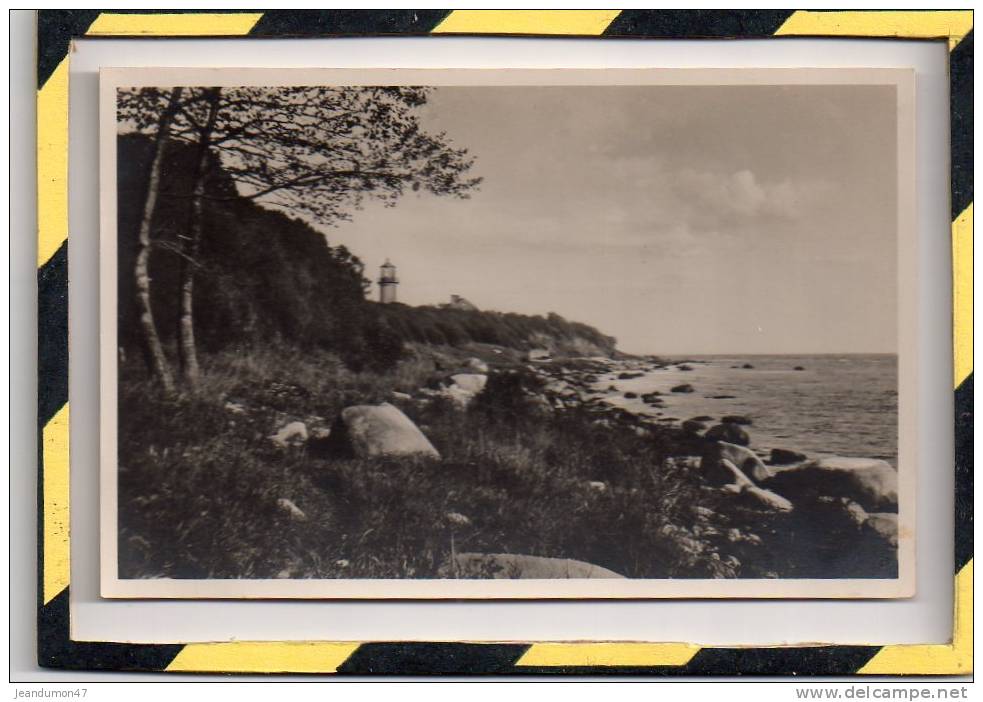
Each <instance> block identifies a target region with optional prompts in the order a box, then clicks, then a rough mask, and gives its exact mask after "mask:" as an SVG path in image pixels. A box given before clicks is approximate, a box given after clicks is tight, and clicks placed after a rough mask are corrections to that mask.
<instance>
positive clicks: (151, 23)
mask: <svg viewBox="0 0 983 702" xmlns="http://www.w3.org/2000/svg"><path fill="white" fill-rule="evenodd" d="M262 16H263V13H262V12H235V13H223V12H200V13H199V12H194V13H147V14H115V13H113V12H103V13H102V14H101V15H99V17H97V18H96V21H95V22H93V23H92V25H91V26H90V27H89V31H87V32H86V35H87V36H96V37H99V36H103V37H104V36H156V37H165V36H166V37H177V36H198V37H218V36H241V35H243V34H248V33H249V30H251V29H252V28H253V27H254V26H256V23H257V22H259V19H260V17H262Z"/></svg>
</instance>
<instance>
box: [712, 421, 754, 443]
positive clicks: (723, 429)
mask: <svg viewBox="0 0 983 702" xmlns="http://www.w3.org/2000/svg"><path fill="white" fill-rule="evenodd" d="M705 436H706V438H708V439H710V440H711V441H726V442H727V443H729V444H737V445H738V446H747V445H749V444H750V443H751V437H750V436H749V435H748V433H747V432H746V431H744V430H743V429H742V428H741V427H739V426H738V425H736V424H715V425H713V426H712V427H710V428H709V429H707V433H706V434H705Z"/></svg>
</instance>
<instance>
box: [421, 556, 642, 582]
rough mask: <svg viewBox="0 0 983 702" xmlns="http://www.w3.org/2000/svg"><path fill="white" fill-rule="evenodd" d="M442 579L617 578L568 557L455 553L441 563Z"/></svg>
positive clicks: (601, 569)
mask: <svg viewBox="0 0 983 702" xmlns="http://www.w3.org/2000/svg"><path fill="white" fill-rule="evenodd" d="M438 575H440V576H441V577H444V578H483V579H489V578H490V579H495V580H506V579H548V580H557V579H565V578H591V579H595V578H608V579H612V578H618V579H624V577H625V576H623V575H619V574H618V573H615V572H614V571H613V570H608V569H607V568H602V567H601V566H597V565H594V564H592V563H585V562H584V561H575V560H573V559H571V558H544V557H542V556H526V555H523V554H518V553H459V554H457V555H456V556H454V557H453V559H451V560H450V561H449V562H448V563H445V564H444V565H443V566H441V568H440V570H439V572H438Z"/></svg>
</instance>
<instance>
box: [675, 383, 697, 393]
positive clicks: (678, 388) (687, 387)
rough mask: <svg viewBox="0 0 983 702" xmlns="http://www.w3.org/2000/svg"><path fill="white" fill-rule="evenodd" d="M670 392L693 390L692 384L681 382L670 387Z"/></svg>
mask: <svg viewBox="0 0 983 702" xmlns="http://www.w3.org/2000/svg"><path fill="white" fill-rule="evenodd" d="M672 392H693V386H692V385H690V384H689V383H683V384H682V385H677V386H676V387H674V388H672Z"/></svg>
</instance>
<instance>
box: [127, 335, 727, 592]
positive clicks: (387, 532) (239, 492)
mask: <svg viewBox="0 0 983 702" xmlns="http://www.w3.org/2000/svg"><path fill="white" fill-rule="evenodd" d="M204 368H205V372H204V379H203V382H202V384H201V386H200V387H199V388H198V389H197V390H196V391H195V392H194V393H189V394H185V395H184V396H182V397H180V398H178V399H176V400H173V401H166V400H164V399H163V398H162V397H160V396H159V395H157V393H156V392H155V390H154V389H153V387H152V386H151V385H150V384H149V383H148V382H146V381H145V380H142V379H141V378H140V375H139V371H138V370H137V369H135V368H127V369H124V381H123V382H121V384H120V400H119V401H120V434H119V437H120V438H119V444H120V445H119V449H120V463H121V465H120V474H119V496H120V500H119V502H120V513H119V524H120V575H121V577H128V578H129V577H158V576H167V577H174V578H270V577H294V578H341V577H352V578H407V577H414V578H425V577H437V576H438V571H440V568H441V566H442V565H443V564H444V563H446V561H447V559H448V557H449V555H450V550H451V538H452V535H453V539H454V543H455V547H456V549H457V550H458V551H465V550H466V551H480V552H509V553H524V554H531V555H540V556H553V557H563V558H575V559H579V560H585V561H588V562H591V563H596V564H597V565H601V566H604V567H607V568H610V569H612V570H614V571H616V572H619V573H622V574H624V575H626V576H629V577H650V578H657V577H714V576H733V575H735V574H736V570H735V568H736V566H735V565H734V563H733V559H730V560H728V558H727V557H726V556H725V555H723V554H721V553H720V549H721V546H720V544H722V543H724V542H723V541H719V540H718V542H719V543H717V544H716V545H715V543H714V540H713V539H707V538H699V537H698V535H696V534H694V533H693V532H692V530H691V529H689V528H688V527H687V526H686V525H692V524H694V517H693V514H694V508H695V507H696V506H698V505H699V504H702V503H705V502H706V500H707V499H709V498H708V497H707V496H706V494H705V491H703V490H702V489H701V483H700V481H699V480H698V478H697V476H695V475H693V472H692V470H691V469H688V468H686V467H685V464H683V463H681V462H674V461H668V460H666V459H667V458H668V457H669V455H670V454H671V453H672V448H673V446H672V436H671V434H669V433H664V435H662V436H661V437H660V436H659V435H656V436H655V437H653V436H649V435H646V436H639V435H637V434H636V433H635V432H634V431H633V429H632V428H631V427H628V426H624V427H622V426H615V427H613V428H612V427H607V428H602V427H599V426H597V425H595V424H593V423H592V422H591V417H589V416H588V415H586V414H580V413H578V412H570V413H567V414H562V415H554V414H544V413H543V412H542V410H539V409H537V408H536V407H535V406H532V405H530V404H529V403H528V402H526V400H525V394H524V392H525V391H524V388H523V383H522V382H517V381H516V378H517V377H519V376H517V374H515V373H500V374H493V375H492V382H491V383H490V385H489V388H488V389H487V391H486V392H485V393H483V394H482V395H480V396H479V398H478V400H477V401H476V402H475V403H473V405H472V406H471V407H470V408H469V409H468V410H466V411H462V410H459V409H456V408H454V407H452V406H450V405H449V404H445V403H443V402H440V401H433V402H430V403H429V404H426V405H420V404H416V403H413V402H406V403H403V404H402V407H403V409H404V411H405V412H406V413H407V414H408V415H409V416H410V417H411V418H412V419H413V420H414V421H415V422H416V423H417V424H418V426H420V428H421V429H422V430H423V431H424V433H425V434H426V435H427V436H428V437H429V438H430V439H431V441H432V442H433V443H434V445H435V446H436V448H437V449H438V450H439V451H440V453H441V455H442V460H441V461H433V460H424V459H405V458H401V459H392V458H390V459H386V458H379V459H352V460H341V459H327V458H323V457H318V456H315V455H312V454H311V453H308V451H307V450H306V449H305V448H303V447H289V448H281V447H278V446H276V445H275V444H274V443H273V442H272V441H271V440H270V439H269V436H270V435H271V434H273V433H274V432H275V431H276V429H277V428H279V427H280V426H282V425H283V423H285V422H286V421H289V420H295V419H301V420H304V421H306V422H307V423H308V424H310V425H312V426H313V427H315V428H316V426H317V425H318V424H320V423H322V422H323V426H328V425H329V424H330V423H331V421H332V420H333V419H334V417H335V416H336V415H337V414H338V412H339V411H340V410H341V409H342V408H343V407H345V406H347V405H350V404H355V403H365V402H378V401H381V400H385V399H389V398H391V393H392V391H393V390H401V391H413V390H415V389H416V388H419V387H420V386H421V385H424V384H426V383H427V382H428V381H430V380H432V377H433V375H434V374H435V373H438V371H437V370H436V369H435V367H434V364H433V363H432V361H430V360H428V359H426V358H422V357H415V358H411V359H408V360H406V361H404V362H403V363H402V364H401V365H400V366H398V367H397V368H395V369H394V370H393V371H392V372H389V373H383V374H370V373H352V372H350V371H347V370H346V369H345V368H344V367H343V366H342V364H341V363H339V362H338V361H337V359H336V358H334V357H332V356H330V355H328V354H323V355H311V354H300V353H297V352H292V351H290V350H289V349H277V348H262V349H260V348H254V349H251V350H248V351H243V352H240V353H224V354H222V355H221V356H212V357H208V358H206V359H205V365H204ZM283 498H285V499H288V500H290V501H291V502H293V503H294V504H295V505H297V507H299V508H300V509H301V510H302V511H303V513H304V515H305V516H306V519H305V520H304V521H299V520H297V519H296V517H294V516H291V515H290V514H289V513H288V512H286V511H284V510H283V509H282V508H281V507H280V506H278V500H281V499H283ZM451 512H456V513H458V514H462V515H465V516H466V517H467V520H468V522H469V523H468V524H465V525H460V524H454V523H452V522H451V521H449V520H448V518H447V514H448V513H451ZM718 533H719V530H718Z"/></svg>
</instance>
